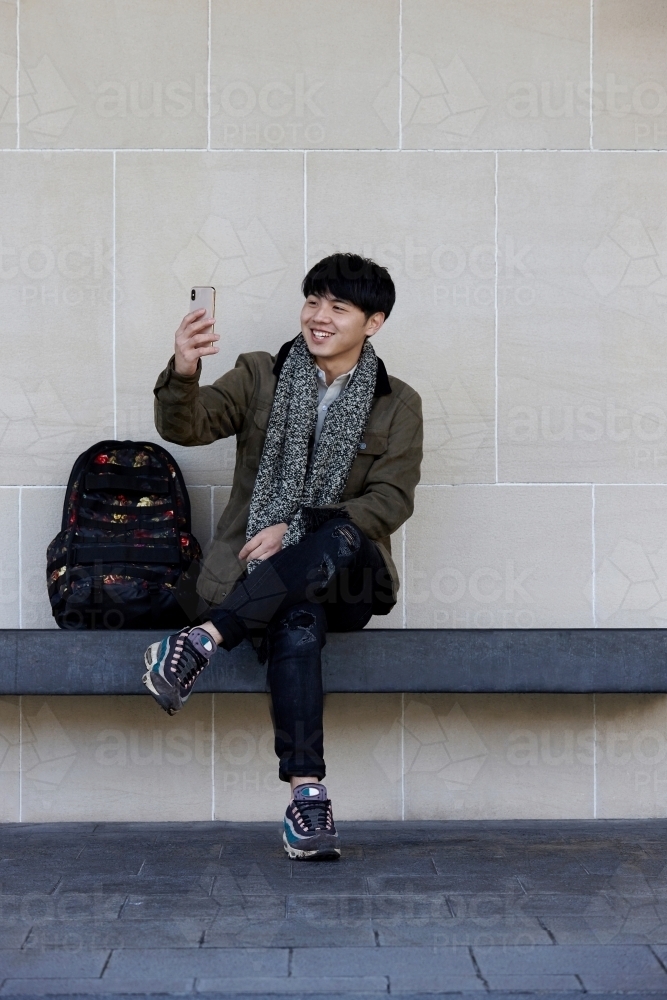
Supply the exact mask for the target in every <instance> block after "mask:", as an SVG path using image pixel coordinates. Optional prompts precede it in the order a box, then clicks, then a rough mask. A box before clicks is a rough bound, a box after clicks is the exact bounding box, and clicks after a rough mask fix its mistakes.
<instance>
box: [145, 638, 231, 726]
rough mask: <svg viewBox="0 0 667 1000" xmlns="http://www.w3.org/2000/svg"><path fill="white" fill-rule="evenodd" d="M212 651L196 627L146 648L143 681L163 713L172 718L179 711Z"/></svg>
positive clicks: (210, 644)
mask: <svg viewBox="0 0 667 1000" xmlns="http://www.w3.org/2000/svg"><path fill="white" fill-rule="evenodd" d="M216 649H217V646H216V644H215V642H214V641H213V639H212V638H211V636H210V635H209V634H208V632H206V631H205V629H203V628H199V627H198V626H195V627H193V628H184V629H181V631H180V632H176V633H175V634H174V635H168V636H166V638H164V639H163V640H162V642H154V643H153V645H152V646H149V647H148V649H147V650H146V652H145V653H144V663H145V664H146V667H147V668H148V669H147V670H146V673H145V674H144V677H143V681H144V684H145V685H146V687H147V688H148V690H149V691H150V693H151V694H152V695H153V697H154V698H155V700H156V701H157V703H158V705H160V706H161V707H162V708H163V709H164V710H165V712H167V713H168V714H169V715H175V714H176V712H178V710H179V709H180V708H183V705H184V704H185V703H186V701H187V700H188V698H189V697H190V695H191V694H192V688H193V686H194V683H195V681H196V679H197V678H198V677H199V675H200V673H201V672H202V670H203V669H204V667H206V666H208V662H209V660H210V659H211V657H212V656H213V654H214V653H215V651H216Z"/></svg>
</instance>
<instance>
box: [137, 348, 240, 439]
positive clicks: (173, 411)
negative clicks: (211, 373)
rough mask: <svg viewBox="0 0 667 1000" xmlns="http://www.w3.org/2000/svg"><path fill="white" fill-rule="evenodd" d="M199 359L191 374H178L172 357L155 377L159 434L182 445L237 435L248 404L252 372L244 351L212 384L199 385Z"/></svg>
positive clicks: (156, 419) (156, 418) (156, 417)
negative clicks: (195, 369)
mask: <svg viewBox="0 0 667 1000" xmlns="http://www.w3.org/2000/svg"><path fill="white" fill-rule="evenodd" d="M200 376H201V361H200V362H199V364H198V366H197V371H196V372H195V374H194V375H179V374H178V372H177V371H176V370H175V368H174V359H173V357H172V358H171V360H170V361H169V364H168V365H167V367H166V368H165V370H164V371H163V372H162V373H161V374H160V375H159V376H158V380H157V382H156V383H155V388H154V390H153V394H154V396H155V427H156V428H157V432H158V434H159V435H160V437H162V438H164V440H165V441H172V442H173V443H174V444H181V445H186V446H187V445H200V444H210V443H211V442H212V441H218V440H219V439H220V438H226V437H231V436H232V435H233V434H238V433H239V431H240V430H241V428H242V427H243V423H244V421H245V418H246V415H247V413H248V410H249V408H250V405H251V401H252V397H253V392H254V389H255V372H254V368H253V365H252V361H251V360H250V357H249V356H248V355H247V354H241V355H240V356H239V357H238V359H237V361H236V365H235V367H234V368H232V369H231V371H228V372H226V374H224V375H223V376H222V378H219V379H217V381H215V382H214V383H213V385H207V386H203V387H201V388H200V386H199V378H200Z"/></svg>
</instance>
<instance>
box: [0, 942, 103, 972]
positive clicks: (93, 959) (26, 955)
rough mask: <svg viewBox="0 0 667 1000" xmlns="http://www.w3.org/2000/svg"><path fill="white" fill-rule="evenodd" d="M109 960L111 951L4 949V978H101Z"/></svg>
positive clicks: (0, 959)
mask: <svg viewBox="0 0 667 1000" xmlns="http://www.w3.org/2000/svg"><path fill="white" fill-rule="evenodd" d="M108 957H109V950H108V949H99V948H97V949H94V950H91V951H87V952H81V951H73V952H65V951H61V950H60V949H49V950H47V951H14V950H9V949H6V948H3V949H1V950H0V979H6V978H7V979H21V978H26V977H31V978H40V979H43V978H46V977H47V976H54V977H62V976H100V975H101V974H102V969H103V968H104V963H105V962H106V960H107V958H108Z"/></svg>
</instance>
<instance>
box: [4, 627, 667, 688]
mask: <svg viewBox="0 0 667 1000" xmlns="http://www.w3.org/2000/svg"><path fill="white" fill-rule="evenodd" d="M160 637H161V633H153V632H142V631H127V632H63V631H59V630H56V629H41V630H38V629H5V630H0V693H2V694H26V695H27V694H34V695H71V694H87V695H89V694H99V695H103V694H144V693H146V691H145V688H144V687H143V685H142V683H141V673H142V664H143V652H144V649H145V648H146V646H147V645H148V643H149V642H153V641H155V639H157V638H160ZM323 656H324V687H325V690H326V691H329V692H334V691H336V692H397V691H405V692H428V691H443V692H452V693H455V692H456V693H458V692H487V693H489V692H494V693H498V692H568V693H572V692H667V630H663V629H488V630H487V629H368V630H366V631H363V632H353V633H346V634H345V633H343V634H332V635H329V637H328V640H327V644H326V646H325V648H324V654H323ZM197 691H198V692H253V691H254V692H262V691H266V668H265V667H262V666H260V664H259V663H258V662H257V658H256V656H255V654H254V652H253V650H252V649H251V647H250V646H249V645H248V644H246V643H244V644H242V645H241V646H239V647H238V648H237V649H235V650H234V651H233V652H232V653H226V652H224V651H222V650H221V651H219V652H218V653H217V654H216V656H215V658H214V661H213V663H212V665H211V669H209V670H207V671H206V672H205V673H204V674H203V675H202V677H201V678H200V679H199V682H198V684H197Z"/></svg>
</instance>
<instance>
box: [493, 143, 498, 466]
mask: <svg viewBox="0 0 667 1000" xmlns="http://www.w3.org/2000/svg"><path fill="white" fill-rule="evenodd" d="M493 177H494V181H493V191H494V237H493V238H494V271H493V313H494V347H493V351H494V379H495V386H494V394H495V404H494V406H495V409H494V421H495V431H494V433H495V441H494V448H495V460H496V482H498V153H495V154H494V171H493Z"/></svg>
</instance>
